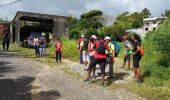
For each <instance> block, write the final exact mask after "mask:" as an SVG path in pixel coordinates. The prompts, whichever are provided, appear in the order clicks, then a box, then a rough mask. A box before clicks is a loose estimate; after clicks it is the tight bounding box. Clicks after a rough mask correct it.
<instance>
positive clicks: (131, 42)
mask: <svg viewBox="0 0 170 100" xmlns="http://www.w3.org/2000/svg"><path fill="white" fill-rule="evenodd" d="M1 37H2V44H3V49H4V51H5V50H7V51H8V48H9V43H10V34H9V33H8V32H7V30H5V31H4V32H3V34H2V36H1ZM122 39H123V48H124V63H123V65H122V67H121V68H124V67H125V65H126V63H127V64H128V69H129V70H130V64H131V61H130V59H131V58H130V57H131V55H133V69H134V77H135V78H136V79H137V83H141V76H140V68H139V66H140V65H139V62H140V60H141V58H142V56H143V55H144V50H143V48H142V45H141V39H140V37H139V36H138V35H137V34H133V35H132V37H128V36H127V35H124V36H122ZM33 43H34V49H35V55H36V57H37V58H39V57H46V44H47V43H46V39H45V37H43V36H42V37H38V36H37V35H35V37H34V39H33ZM5 47H6V48H5ZM54 47H55V55H56V63H62V43H61V42H60V39H59V38H58V39H57V40H56V41H55V42H54ZM77 47H78V49H79V54H80V64H85V66H86V67H85V68H84V70H85V71H87V77H86V79H85V80H84V82H85V83H90V82H92V80H93V79H95V78H96V74H95V73H96V65H97V64H99V66H100V70H101V72H100V73H98V75H99V76H101V79H102V83H101V86H103V87H104V86H106V85H105V76H106V75H105V73H106V72H105V69H106V66H107V65H109V77H107V79H108V80H109V81H110V80H112V79H114V70H113V65H114V63H115V57H117V56H118V54H119V51H120V47H119V44H118V43H117V42H116V41H115V40H114V39H112V38H111V37H109V36H106V37H105V38H103V37H102V36H99V37H97V36H95V35H91V36H86V37H85V36H84V35H82V36H81V38H80V39H79V41H78V46H77ZM91 73H92V75H91Z"/></svg>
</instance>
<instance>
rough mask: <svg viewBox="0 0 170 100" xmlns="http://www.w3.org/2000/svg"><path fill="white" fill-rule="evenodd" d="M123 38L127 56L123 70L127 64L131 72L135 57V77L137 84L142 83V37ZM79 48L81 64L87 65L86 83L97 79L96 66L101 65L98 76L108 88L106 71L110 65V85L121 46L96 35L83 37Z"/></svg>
mask: <svg viewBox="0 0 170 100" xmlns="http://www.w3.org/2000/svg"><path fill="white" fill-rule="evenodd" d="M122 38H123V48H124V55H125V56H124V63H123V65H122V67H121V68H124V66H125V65H126V62H127V63H128V69H129V70H130V56H131V55H133V69H134V77H135V78H136V79H137V83H141V76H140V68H139V62H140V60H141V58H142V56H143V54H144V50H143V48H142V46H141V40H140V37H139V36H138V35H137V34H134V35H132V37H128V36H127V35H124V36H122ZM77 47H78V49H79V53H80V64H85V66H86V67H85V68H84V70H85V71H87V77H86V79H85V80H84V82H85V83H90V82H92V81H93V79H95V78H96V75H95V71H96V65H97V64H99V66H100V70H101V72H100V73H98V74H99V75H100V76H101V79H102V83H101V86H102V87H104V86H106V84H105V76H106V75H105V73H106V72H105V69H106V66H107V65H109V77H107V79H108V80H109V81H108V83H107V84H109V82H110V81H111V80H112V79H114V70H113V65H114V63H115V57H117V56H118V54H119V51H120V47H119V44H118V43H117V42H116V41H115V40H114V39H112V38H111V37H109V36H106V37H105V38H103V37H102V36H99V37H96V36H95V35H91V36H90V37H88V36H86V37H85V36H84V35H82V36H81V38H80V39H79V41H78V46H77ZM91 73H92V75H91Z"/></svg>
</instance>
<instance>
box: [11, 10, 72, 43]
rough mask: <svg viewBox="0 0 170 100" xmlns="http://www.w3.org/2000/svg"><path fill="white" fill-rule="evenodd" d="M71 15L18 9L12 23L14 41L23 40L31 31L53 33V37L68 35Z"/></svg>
mask: <svg viewBox="0 0 170 100" xmlns="http://www.w3.org/2000/svg"><path fill="white" fill-rule="evenodd" d="M68 22H69V17H66V16H56V15H48V14H40V13H30V12H21V11H18V12H17V14H16V16H15V17H14V19H13V21H12V22H11V25H10V34H11V36H12V40H13V42H17V43H19V42H22V41H23V40H24V39H27V37H29V35H30V34H31V32H48V33H52V35H53V39H55V38H56V37H58V36H60V35H66V34H67V33H68V28H69V23H68Z"/></svg>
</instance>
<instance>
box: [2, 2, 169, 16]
mask: <svg viewBox="0 0 170 100" xmlns="http://www.w3.org/2000/svg"><path fill="white" fill-rule="evenodd" d="M13 1H15V0H0V5H1V4H6V3H10V2H13ZM169 4H170V0H23V1H22V2H19V3H16V4H13V5H9V6H5V7H0V17H3V18H4V17H8V18H10V19H12V18H13V17H14V16H15V14H16V12H17V11H21V10H22V11H28V12H37V13H46V14H54V15H65V16H70V15H73V16H76V17H79V16H80V15H81V14H82V13H84V12H87V11H89V10H93V9H99V10H102V11H103V12H104V13H105V14H107V15H110V16H113V17H116V16H117V15H118V14H120V13H122V12H125V11H129V12H135V11H141V10H142V9H143V8H145V7H146V8H149V9H150V10H151V12H152V15H153V16H160V14H161V13H163V12H164V11H165V9H170V6H169Z"/></svg>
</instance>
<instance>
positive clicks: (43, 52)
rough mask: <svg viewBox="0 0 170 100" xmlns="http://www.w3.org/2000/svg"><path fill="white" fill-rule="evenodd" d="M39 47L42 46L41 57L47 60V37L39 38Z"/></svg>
mask: <svg viewBox="0 0 170 100" xmlns="http://www.w3.org/2000/svg"><path fill="white" fill-rule="evenodd" d="M39 45H40V57H45V58H46V40H45V35H43V36H42V37H40V38H39Z"/></svg>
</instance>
